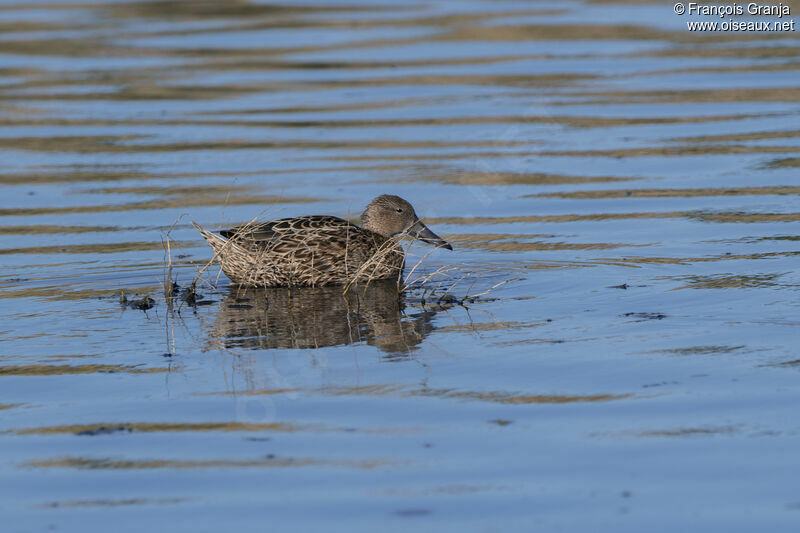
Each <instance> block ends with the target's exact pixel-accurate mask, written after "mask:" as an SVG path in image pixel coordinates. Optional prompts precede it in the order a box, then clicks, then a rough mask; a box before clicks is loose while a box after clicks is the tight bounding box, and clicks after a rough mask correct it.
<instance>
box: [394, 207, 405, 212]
mask: <svg viewBox="0 0 800 533" xmlns="http://www.w3.org/2000/svg"><path fill="white" fill-rule="evenodd" d="M395 211H397V212H398V213H402V212H403V210H402V209H401V208H399V207H398V208H397V209H395Z"/></svg>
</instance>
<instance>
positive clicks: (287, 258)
mask: <svg viewBox="0 0 800 533" xmlns="http://www.w3.org/2000/svg"><path fill="white" fill-rule="evenodd" d="M194 226H195V227H196V228H197V229H198V231H200V234H201V235H202V236H203V238H205V240H206V241H208V244H210V245H211V247H212V248H213V249H214V252H215V258H216V259H218V260H219V262H220V264H221V266H222V271H223V272H225V275H226V276H228V277H229V278H230V279H231V281H233V282H234V283H236V284H238V285H245V286H249V287H278V286H297V285H305V286H318V285H330V284H335V283H352V282H359V281H372V280H378V279H398V278H399V277H400V276H402V274H403V268H404V266H405V252H404V250H403V247H402V246H401V245H400V242H399V239H398V238H397V237H396V236H399V235H408V236H409V237H411V238H413V239H419V240H421V241H424V242H427V243H430V244H433V245H435V246H436V247H437V248H447V249H448V250H452V249H453V247H452V246H450V244H448V243H447V241H445V240H444V239H441V238H440V237H439V236H438V235H436V234H435V233H433V232H432V231H431V230H429V229H428V228H427V227H426V226H425V224H423V223H422V221H421V220H420V219H419V218H418V217H417V214H416V213H415V212H414V208H413V207H412V206H411V204H410V203H408V202H407V201H405V200H403V199H402V198H400V197H399V196H392V195H388V194H384V195H381V196H378V197H377V198H375V199H374V200H372V202H370V204H369V205H368V206H367V208H366V210H364V213H363V214H362V215H361V225H360V226H357V225H355V224H351V223H350V222H348V221H346V220H344V219H341V218H338V217H334V216H327V215H312V216H303V217H294V218H283V219H279V220H272V221H270V222H256V223H250V224H242V225H240V226H235V227H233V228H231V229H229V230H223V231H220V235H217V234H214V233H211V232H209V231H207V230H205V229H203V228H201V227H200V226H198V225H197V224H194Z"/></svg>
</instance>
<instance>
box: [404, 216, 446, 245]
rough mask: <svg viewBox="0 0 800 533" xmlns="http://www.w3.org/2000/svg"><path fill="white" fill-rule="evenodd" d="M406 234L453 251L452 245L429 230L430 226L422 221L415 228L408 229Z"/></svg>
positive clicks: (415, 224) (417, 222)
mask: <svg viewBox="0 0 800 533" xmlns="http://www.w3.org/2000/svg"><path fill="white" fill-rule="evenodd" d="M406 233H407V234H408V235H409V236H410V237H411V238H414V239H419V240H421V241H422V242H427V243H428V244H432V245H434V246H436V247H437V248H447V249H448V250H452V249H453V247H452V246H450V243H449V242H447V241H446V240H444V239H442V238H441V237H439V236H438V235H436V234H435V233H434V232H432V231H431V230H429V229H428V226H426V225H425V224H423V223H422V221H421V220H417V221H416V222H415V223H414V225H413V226H411V227H410V228H408V231H406Z"/></svg>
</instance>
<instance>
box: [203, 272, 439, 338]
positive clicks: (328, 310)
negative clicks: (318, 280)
mask: <svg viewBox="0 0 800 533" xmlns="http://www.w3.org/2000/svg"><path fill="white" fill-rule="evenodd" d="M404 308H405V304H404V301H403V299H402V296H401V295H399V294H398V290H397V282H396V281H391V280H384V281H380V282H372V283H370V284H369V285H366V286H364V285H361V286H359V285H354V286H352V287H350V289H349V290H348V292H347V293H346V294H343V291H342V287H340V286H327V287H293V288H286V287H275V288H243V287H237V286H231V287H229V289H228V292H227V294H226V296H225V298H224V300H223V301H222V303H221V305H220V311H219V313H218V315H217V318H216V321H215V323H214V325H213V327H212V329H211V336H212V338H213V339H215V340H218V341H219V342H221V343H222V344H223V345H224V346H225V347H226V348H233V347H245V348H254V349H264V348H300V349H313V348H321V347H324V346H337V345H346V344H355V343H363V342H365V343H367V344H369V345H371V346H376V347H378V348H380V349H381V350H382V351H384V352H387V353H391V354H398V353H408V352H410V351H412V350H413V349H414V348H415V347H416V346H418V345H419V344H420V343H421V342H422V340H423V339H424V338H425V337H426V336H427V335H428V334H429V333H430V332H431V331H433V329H434V328H433V325H432V318H433V316H434V315H435V314H436V312H435V311H434V310H419V311H418V312H416V313H412V314H406V313H405V312H404Z"/></svg>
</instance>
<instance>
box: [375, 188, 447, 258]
mask: <svg viewBox="0 0 800 533" xmlns="http://www.w3.org/2000/svg"><path fill="white" fill-rule="evenodd" d="M361 226H362V227H363V228H366V229H368V230H370V231H374V232H375V233H378V234H379V235H383V236H384V237H391V236H392V235H400V234H404V235H408V236H409V237H411V238H412V239H419V240H421V241H423V242H427V243H429V244H433V245H434V246H436V247H437V248H447V249H448V250H452V249H453V247H452V246H450V244H449V243H448V242H447V241H446V240H444V239H442V238H441V237H439V236H438V235H436V234H435V233H434V232H432V231H431V230H429V229H428V227H427V226H426V225H425V224H423V223H422V221H421V220H420V219H419V217H418V216H417V214H416V213H415V212H414V208H413V207H412V206H411V204H410V203H408V202H406V201H405V200H403V199H402V198H400V197H399V196H394V195H391V194H382V195H380V196H378V197H377V198H375V199H374V200H372V201H371V202H370V203H369V205H368V206H367V208H366V209H365V210H364V213H362V214H361Z"/></svg>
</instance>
